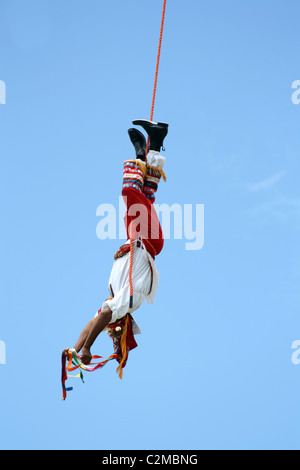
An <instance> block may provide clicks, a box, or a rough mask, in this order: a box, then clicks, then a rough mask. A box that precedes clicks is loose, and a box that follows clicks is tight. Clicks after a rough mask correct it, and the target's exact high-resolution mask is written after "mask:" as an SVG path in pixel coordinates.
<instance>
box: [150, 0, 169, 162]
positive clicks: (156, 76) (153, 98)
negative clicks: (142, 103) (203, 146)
mask: <svg viewBox="0 0 300 470" xmlns="http://www.w3.org/2000/svg"><path fill="white" fill-rule="evenodd" d="M166 5H167V0H164V5H163V12H162V18H161V26H160V35H159V43H158V53H157V61H156V69H155V79H154V88H153V97H152V105H151V114H150V121H153V115H154V107H155V99H156V91H157V80H158V71H159V64H160V56H161V45H162V39H163V32H164V25H165V16H166ZM149 145H150V138H149V137H148V142H147V152H146V155H148V152H149Z"/></svg>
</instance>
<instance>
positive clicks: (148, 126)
mask: <svg viewBox="0 0 300 470" xmlns="http://www.w3.org/2000/svg"><path fill="white" fill-rule="evenodd" d="M132 123H133V124H134V125H135V126H141V127H143V129H145V131H146V132H147V134H148V136H149V137H150V150H155V151H156V152H160V149H161V147H163V144H164V139H165V137H166V136H167V134H168V129H169V124H167V123H165V122H158V123H156V122H152V121H147V120H145V119H137V120H135V121H132Z"/></svg>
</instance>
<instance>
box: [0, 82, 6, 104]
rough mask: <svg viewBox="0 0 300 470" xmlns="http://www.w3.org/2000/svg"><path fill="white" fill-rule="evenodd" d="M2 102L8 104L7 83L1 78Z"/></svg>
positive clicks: (0, 102) (0, 94)
mask: <svg viewBox="0 0 300 470" xmlns="http://www.w3.org/2000/svg"><path fill="white" fill-rule="evenodd" d="M0 104H6V84H5V82H4V81H3V80H0Z"/></svg>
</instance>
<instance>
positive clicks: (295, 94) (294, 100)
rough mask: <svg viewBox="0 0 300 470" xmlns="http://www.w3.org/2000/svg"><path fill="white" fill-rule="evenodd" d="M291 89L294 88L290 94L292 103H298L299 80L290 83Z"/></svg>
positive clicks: (299, 99) (299, 101)
mask: <svg viewBox="0 0 300 470" xmlns="http://www.w3.org/2000/svg"><path fill="white" fill-rule="evenodd" d="M292 89H293V90H296V91H294V92H293V94H292V103H293V104H300V80H295V81H294V82H293V83H292Z"/></svg>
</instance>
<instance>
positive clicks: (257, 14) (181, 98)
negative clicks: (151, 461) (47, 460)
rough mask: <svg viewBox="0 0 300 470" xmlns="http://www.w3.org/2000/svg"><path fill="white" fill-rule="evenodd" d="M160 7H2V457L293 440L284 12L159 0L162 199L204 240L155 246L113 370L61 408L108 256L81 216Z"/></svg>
mask: <svg viewBox="0 0 300 470" xmlns="http://www.w3.org/2000/svg"><path fill="white" fill-rule="evenodd" d="M162 3H163V2H162V0H151V1H146V0H142V1H141V0H128V1H124V0H109V1H104V0H86V1H84V2H82V1H78V0H72V1H71V0H26V1H24V0H1V1H0V80H2V81H4V82H5V84H6V104H5V105H2V104H1V105H0V165H1V167H0V204H1V287H0V288H1V300H0V308H1V310H0V340H1V341H2V342H3V343H4V344H5V347H6V364H0V448H2V449H76V448H80V449H107V450H113V449H129V450H131V449H169V450H176V449H193V450H196V449H299V447H300V446H299V442H300V441H299V419H300V412H299V397H300V394H299V392H300V390H299V381H300V375H299V374H300V366H298V367H297V366H295V365H293V363H292V361H291V356H292V352H293V351H292V349H291V346H292V343H293V342H294V341H295V340H299V339H300V338H299V336H300V333H299V307H300V296H299V280H300V264H299V255H300V249H299V232H300V223H299V217H300V190H299V167H300V164H299V154H300V142H299V129H300V105H298V106H297V105H295V104H293V103H292V99H291V97H292V92H293V90H292V83H293V82H294V81H295V80H300V69H299V47H300V29H299V15H300V4H299V1H298V0H251V1H250V0H244V1H237V0H228V1H224V0H209V1H208V0H207V1H200V0H184V1H179V0H169V1H168V2H167V13H166V23H165V35H164V41H163V50H162V57H161V68H160V74H159V84H158V91H157V102H156V108H155V113H154V119H155V120H162V121H165V122H169V123H170V132H169V135H168V137H167V139H166V141H165V144H166V152H165V154H164V155H165V156H166V158H167V165H166V168H165V171H166V174H167V177H168V181H167V183H166V184H165V183H163V182H162V183H161V184H160V188H159V190H160V191H159V195H158V199H157V202H159V203H167V204H169V205H172V204H175V203H176V204H180V205H184V204H193V206H195V205H196V204H204V207H205V244H204V247H203V249H202V250H199V251H187V250H186V245H185V240H176V239H174V238H172V237H171V239H170V240H167V241H166V244H165V249H164V251H163V253H162V254H161V255H160V256H159V257H158V258H157V267H158V270H159V272H160V276H161V283H160V288H159V292H158V294H157V297H156V301H155V304H154V305H152V306H149V305H147V304H146V305H144V306H142V308H141V309H140V310H139V311H138V312H136V314H135V317H136V320H137V322H138V324H139V326H140V327H141V329H142V335H141V336H139V337H137V341H138V345H139V347H138V349H136V350H134V351H132V353H131V354H130V358H129V362H128V365H127V367H126V369H125V370H124V379H123V381H121V380H120V379H119V378H118V376H117V374H116V372H115V370H116V364H115V363H109V364H108V365H107V366H106V367H105V368H104V369H103V370H101V371H99V372H97V373H93V374H88V375H87V374H85V384H82V383H81V381H80V380H78V379H70V382H73V386H74V391H73V392H71V393H70V394H69V396H68V399H67V401H66V402H62V401H61V400H60V398H61V385H60V354H61V351H62V349H63V348H64V347H66V346H69V347H72V346H73V345H74V343H75V341H76V340H77V337H78V335H79V333H80V331H81V329H82V327H83V326H84V325H85V324H86V323H87V322H88V321H89V320H90V319H91V318H92V316H93V315H94V314H95V312H96V311H97V310H98V308H100V307H101V305H102V302H103V300H105V299H106V297H107V283H108V278H109V274H110V270H111V266H112V262H113V254H114V252H115V251H116V250H117V249H118V248H119V246H120V244H121V243H122V242H121V241H120V240H103V241H101V240H99V238H98V237H97V236H96V227H97V223H98V222H99V217H97V216H96V210H97V207H98V206H99V205H101V204H104V203H107V204H113V205H116V206H117V204H118V200H119V193H120V189H121V177H122V163H123V160H124V159H126V158H128V157H133V156H134V153H133V148H132V145H131V143H130V141H129V138H128V135H127V129H128V128H129V127H131V121H132V119H136V118H145V119H148V118H149V116H150V108H151V98H152V87H153V80H154V68H155V61H156V53H157V45H158V35H159V27H160V17H161V9H162ZM3 343H2V344H3ZM111 351H112V344H111V342H110V339H109V338H108V337H107V336H106V335H101V337H100V338H99V339H98V340H97V342H96V343H95V345H94V349H93V352H94V353H96V354H99V355H103V356H107V355H109V354H110V353H111Z"/></svg>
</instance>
